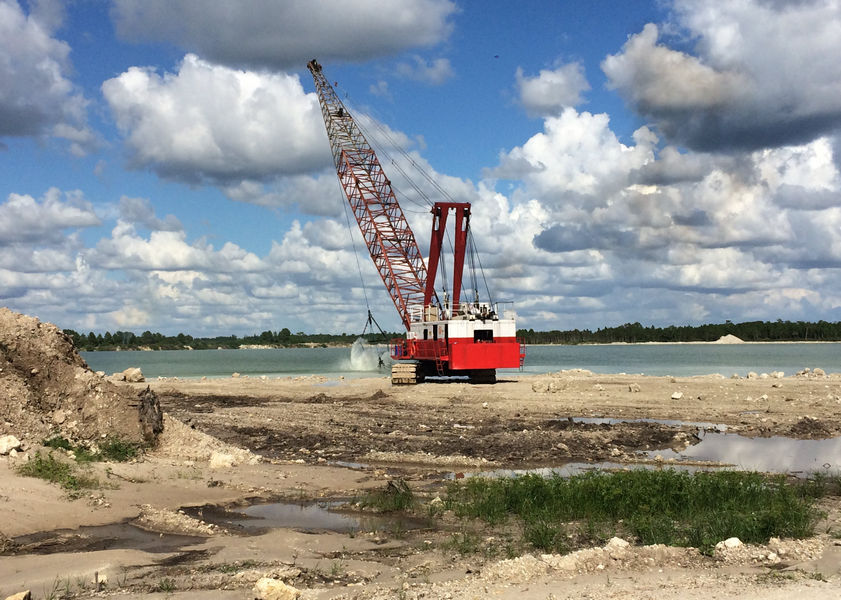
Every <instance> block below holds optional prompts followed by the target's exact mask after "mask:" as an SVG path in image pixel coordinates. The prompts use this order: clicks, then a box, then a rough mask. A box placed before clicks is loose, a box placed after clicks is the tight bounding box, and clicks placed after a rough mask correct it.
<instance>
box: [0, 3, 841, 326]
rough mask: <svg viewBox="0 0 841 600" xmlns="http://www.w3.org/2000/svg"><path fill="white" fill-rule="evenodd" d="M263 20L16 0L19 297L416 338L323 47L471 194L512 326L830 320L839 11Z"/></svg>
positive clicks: (2, 266) (162, 316) (19, 304)
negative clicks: (385, 265) (388, 279)
mask: <svg viewBox="0 0 841 600" xmlns="http://www.w3.org/2000/svg"><path fill="white" fill-rule="evenodd" d="M245 5H247V10H246V9H241V10H236V9H234V10H231V6H236V5H232V4H231V3H228V2H221V1H220V2H213V1H210V0H201V1H199V0H192V1H187V0H181V1H178V0H169V1H164V0H114V1H112V2H109V1H106V0H76V1H73V2H57V1H53V0H38V1H31V2H24V1H20V2H19V1H16V0H0V81H3V86H2V89H0V303H2V304H3V305H6V306H8V307H10V308H12V309H14V310H17V311H20V312H24V313H27V314H31V315H35V316H37V317H39V318H41V319H43V320H47V321H52V322H55V323H57V324H58V325H60V326H62V327H65V328H73V329H77V330H82V331H88V330H94V331H99V332H105V331H115V330H133V331H136V332H139V331H143V330H146V329H150V330H153V331H162V332H166V333H172V334H174V333H178V332H182V331H183V332H187V333H192V334H194V335H211V334H238V335H242V334H250V333H254V332H260V331H263V330H266V329H271V330H275V331H276V330H279V329H281V328H283V327H288V328H290V329H292V330H293V331H297V330H302V331H307V332H316V331H329V332H342V331H346V332H355V331H359V330H360V329H361V327H362V325H363V324H364V320H365V315H366V310H367V309H366V306H365V295H366V292H367V297H368V299H369V302H370V304H371V308H372V310H373V312H374V314H375V316H376V317H377V319H378V321H379V322H380V323H381V324H382V325H383V326H384V327H387V328H389V329H392V330H397V329H399V327H400V325H399V323H400V321H399V318H398V316H397V314H396V311H395V310H394V307H393V306H392V304H391V302H390V300H389V298H388V295H387V294H386V293H385V290H384V289H383V287H382V284H381V283H380V281H379V278H378V276H377V274H376V271H375V270H374V268H373V265H372V264H371V262H370V259H368V257H367V255H366V254H365V253H364V250H362V249H361V248H360V247H359V236H358V233H357V232H356V231H354V236H355V237H354V239H355V240H356V248H357V250H358V251H360V252H362V254H361V255H360V263H361V265H362V279H361V278H360V273H359V271H358V270H357V266H356V258H355V256H354V246H353V244H352V241H351V234H350V233H349V231H348V228H347V226H346V221H345V218H346V217H345V213H344V212H343V210H344V209H343V199H342V196H341V192H340V189H339V187H338V184H337V181H336V177H335V173H334V172H333V170H332V166H331V163H330V156H329V148H328V144H327V138H326V133H325V131H324V126H323V123H322V122H321V119H320V113H319V112H318V107H317V98H316V97H315V95H314V88H313V84H312V80H311V77H310V75H309V73H308V72H307V70H306V66H305V65H306V62H307V60H309V59H310V58H318V59H319V61H320V62H321V64H322V65H323V67H324V70H325V73H326V74H327V76H328V78H329V79H330V80H331V81H335V82H336V84H337V85H336V89H337V91H338V93H339V94H340V95H341V97H342V98H344V99H346V101H347V103H348V106H349V107H350V108H351V110H352V111H353V112H354V114H355V115H356V116H357V117H358V119H359V121H360V122H361V123H363V124H364V125H365V126H366V129H367V130H368V131H370V132H371V133H372V137H374V138H375V139H374V140H373V141H374V142H375V145H378V146H379V147H382V148H383V152H384V155H385V154H387V155H388V156H393V157H396V160H397V161H398V166H400V165H402V167H404V170H406V171H407V172H409V175H410V176H412V177H413V179H414V180H415V182H416V183H417V182H418V181H423V180H422V178H421V177H419V176H417V175H412V172H411V171H412V169H411V168H410V167H409V166H408V161H409V160H411V162H414V163H415V164H418V165H421V166H422V167H423V168H424V169H425V170H426V172H427V173H428V174H430V175H431V176H432V177H433V178H434V179H435V180H437V181H438V182H439V183H440V184H441V185H442V186H443V187H444V188H446V189H447V191H448V193H449V194H450V195H451V196H452V197H453V198H455V199H457V200H464V201H470V202H472V203H473V220H472V226H473V232H474V237H475V239H476V243H477V246H478V247H479V250H480V255H481V260H482V264H483V265H484V267H485V275H486V277H487V279H488V283H489V285H490V288H491V292H492V294H493V296H494V298H496V299H512V300H514V302H515V305H514V306H515V309H516V310H517V312H518V315H519V321H518V323H519V325H520V326H521V327H526V328H529V327H531V328H534V329H572V328H576V327H578V328H584V327H587V328H597V327H600V326H610V325H617V324H621V323H625V322H634V321H640V322H642V323H644V324H655V325H667V324H684V323H690V324H697V323H704V322H715V321H723V320H725V319H731V320H734V321H741V320H753V319H767V320H775V319H778V318H781V319H792V320H801V319H802V320H819V319H826V320H832V321H835V320H839V319H841V308H839V306H841V300H839V298H841V289H839V283H838V282H839V281H841V278H839V277H838V275H839V267H841V196H839V193H841V175H839V164H841V143H839V139H841V138H839V127H841V64H839V61H838V60H837V56H839V55H841V52H839V51H841V47H839V46H841V3H839V2H838V1H837V0H804V1H802V2H782V1H775V0H738V1H729V0H728V1H724V0H721V1H716V0H708V1H701V0H694V1H693V0H656V1H651V2H645V1H634V2H615V1H607V0H593V1H589V2H557V1H555V2H550V1H546V2H540V1H532V2H504V1H498V2H497V1H482V2H479V1H471V2H455V1H451V0H403V1H401V2H391V3H382V2H375V1H368V0H364V1H363V0H344V1H342V2H337V1H332V0H312V1H308V2H291V1H290V2H271V1H268V0H262V1H258V0H254V1H252V2H249V3H246V4H245ZM381 129H382V130H386V131H389V132H390V139H385V138H382V137H381V136H380V135H379V134H378V133H377V132H378V131H380V130H381ZM394 144H397V145H399V146H400V149H401V150H402V152H403V153H401V152H398V151H396V149H395V148H394V147H393V145H394ZM384 155H383V156H384ZM407 157H408V158H407ZM381 158H382V156H381ZM383 163H384V167H385V169H386V172H387V173H388V174H389V176H390V177H391V179H392V180H393V181H394V183H395V185H396V187H397V190H398V199H402V200H401V204H402V205H403V206H404V208H405V209H406V212H407V216H408V218H409V220H410V223H411V225H412V227H413V229H414V230H415V235H416V237H417V238H418V241H419V243H420V245H421V248H425V247H426V245H427V244H428V237H429V233H428V229H429V226H430V224H429V215H428V214H427V213H426V212H425V211H424V209H422V208H419V204H418V202H419V200H418V198H417V197H416V193H415V192H414V190H413V188H412V186H411V184H410V182H408V181H406V180H404V178H403V176H402V175H401V173H400V170H399V169H398V168H397V166H394V165H391V164H389V163H388V161H386V160H383ZM425 185H426V184H424V185H422V186H421V187H422V188H424V186H425ZM425 192H426V193H427V194H428V195H429V196H430V197H432V198H433V199H435V196H434V193H433V190H432V189H430V188H428V186H427V188H426V189H425ZM361 281H364V284H365V286H364V289H363V286H362V283H361Z"/></svg>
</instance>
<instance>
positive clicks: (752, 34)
mask: <svg viewBox="0 0 841 600" xmlns="http://www.w3.org/2000/svg"><path fill="white" fill-rule="evenodd" d="M674 14H675V15H676V19H677V21H676V23H674V24H669V26H674V27H675V28H677V30H678V32H680V33H682V34H684V35H686V36H687V37H688V38H689V39H690V40H693V41H694V42H695V46H694V48H693V51H694V53H693V54H690V53H688V52H684V51H681V50H676V49H673V48H671V47H669V46H668V45H666V43H663V41H662V40H661V36H660V30H659V29H658V27H657V26H656V25H654V24H648V25H646V26H645V27H644V28H643V30H642V32H640V33H638V34H636V35H634V36H632V37H631V38H630V39H629V40H628V42H627V43H626V44H625V46H624V47H623V48H622V50H621V51H620V52H619V53H617V54H614V55H610V56H608V57H607V58H606V59H605V60H604V61H603V62H602V69H603V71H604V72H605V74H606V75H607V77H608V83H609V85H610V87H612V88H614V89H616V90H618V91H619V93H621V94H622V95H623V96H624V97H625V98H626V100H627V101H628V102H629V103H630V104H631V106H632V107H633V108H634V109H635V110H637V111H638V112H639V113H640V114H642V115H643V116H645V117H647V118H649V119H652V120H653V121H654V122H655V123H656V124H657V126H658V127H659V129H660V131H661V132H662V133H663V134H664V135H665V137H666V138H667V140H668V141H670V142H672V143H675V144H680V145H684V146H687V147H690V148H692V149H695V150H702V151H714V150H725V151H734V150H754V149H759V148H767V147H777V146H784V145H798V144H803V143H808V142H809V141H811V140H813V139H815V138H817V137H821V136H823V135H826V134H829V133H831V132H833V131H835V130H837V129H838V127H839V126H841V93H840V92H841V62H839V61H838V60H837V58H836V57H837V54H838V40H839V39H841V5H839V4H838V3H837V2H835V1H833V0H809V1H806V2H781V3H773V2H766V1H763V0H746V1H744V2H692V1H690V0H677V1H676V2H675V12H674ZM771 40H773V43H769V42H770V41H771Z"/></svg>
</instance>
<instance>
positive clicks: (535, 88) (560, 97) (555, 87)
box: [515, 63, 590, 116]
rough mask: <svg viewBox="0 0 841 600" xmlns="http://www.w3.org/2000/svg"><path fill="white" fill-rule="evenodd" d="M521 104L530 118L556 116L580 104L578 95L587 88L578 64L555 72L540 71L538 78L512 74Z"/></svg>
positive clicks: (565, 66) (520, 72) (567, 65)
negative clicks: (565, 109)
mask: <svg viewBox="0 0 841 600" xmlns="http://www.w3.org/2000/svg"><path fill="white" fill-rule="evenodd" d="M515 77H516V80H517V88H518V90H519V96H520V103H521V104H522V105H523V107H524V108H525V109H526V112H527V113H528V114H529V115H532V116H549V115H559V114H561V112H562V111H563V109H564V108H567V107H573V106H577V105H578V104H580V103H581V94H582V93H584V92H586V91H587V90H589V89H590V84H589V83H587V79H586V78H585V76H584V68H583V67H582V66H581V64H580V63H568V64H565V65H562V66H560V67H558V68H557V69H553V70H548V69H541V71H540V73H539V74H538V75H537V77H528V76H526V75H524V74H523V69H522V68H521V67H518V68H517V73H516V75H515Z"/></svg>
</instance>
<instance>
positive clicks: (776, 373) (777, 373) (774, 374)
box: [771, 371, 786, 379]
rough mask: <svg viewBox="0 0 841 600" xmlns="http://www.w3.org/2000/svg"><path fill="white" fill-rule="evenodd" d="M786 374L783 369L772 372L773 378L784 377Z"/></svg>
mask: <svg viewBox="0 0 841 600" xmlns="http://www.w3.org/2000/svg"><path fill="white" fill-rule="evenodd" d="M785 376H786V374H785V373H784V372H783V371H774V372H772V373H771V377H772V378H773V379H782V378H783V377H785Z"/></svg>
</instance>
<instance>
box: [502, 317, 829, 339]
mask: <svg viewBox="0 0 841 600" xmlns="http://www.w3.org/2000/svg"><path fill="white" fill-rule="evenodd" d="M725 335H734V336H736V337H738V338H740V339H741V340H744V341H745V342H814V341H817V342H837V341H841V322H835V323H830V322H827V321H818V322H809V321H783V320H782V319H778V320H777V321H747V322H744V323H733V322H731V321H725V322H724V323H712V324H706V325H679V326H678V325H670V326H668V327H654V326H653V325H650V326H648V327H645V326H643V325H641V324H640V323H625V324H624V325H619V326H618V327H604V328H601V329H597V330H596V331H591V330H589V329H572V330H566V331H559V330H552V331H535V330H533V329H519V330H517V337H518V338H519V339H521V340H522V341H523V342H524V343H526V344H612V343H622V342H624V343H628V344H634V343H642V342H664V343H668V342H714V341H716V340H717V339H719V338H721V337H723V336H725Z"/></svg>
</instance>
